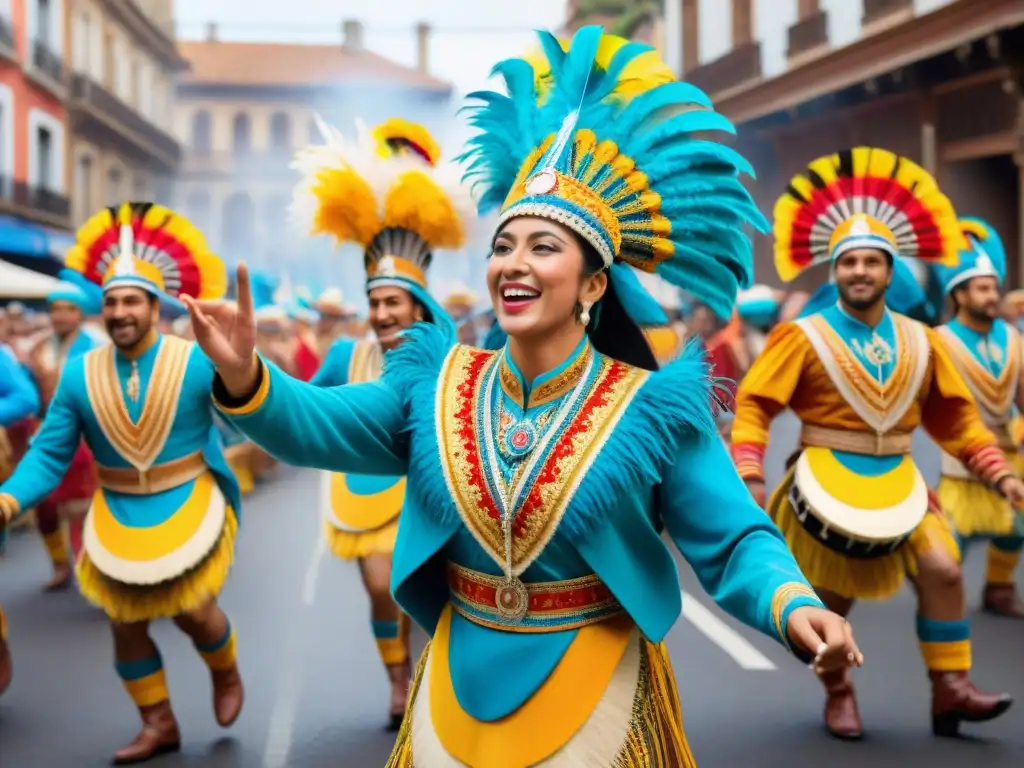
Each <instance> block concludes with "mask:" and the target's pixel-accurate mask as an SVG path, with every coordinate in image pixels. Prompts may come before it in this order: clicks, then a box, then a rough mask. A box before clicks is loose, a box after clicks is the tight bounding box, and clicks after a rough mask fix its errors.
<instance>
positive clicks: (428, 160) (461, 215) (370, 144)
mask: <svg viewBox="0 0 1024 768" xmlns="http://www.w3.org/2000/svg"><path fill="white" fill-rule="evenodd" d="M318 125H319V126H320V131H321V133H322V135H323V139H324V142H325V143H324V144H323V145H318V146H311V147H307V148H305V149H303V150H301V151H300V152H299V153H298V154H297V155H296V158H295V162H294V163H293V167H295V168H296V169H297V170H298V171H299V172H300V173H301V174H302V179H301V181H300V182H299V183H298V185H297V186H296V188H295V194H294V198H293V201H292V207H291V214H292V218H293V220H294V221H295V223H296V224H298V225H299V226H301V227H302V228H303V229H304V230H305V231H306V232H307V233H309V234H312V235H330V236H331V237H333V238H334V240H335V242H336V243H337V244H338V245H341V244H343V243H355V244H356V245H359V246H360V247H361V248H362V249H363V261H364V266H365V267H366V276H367V282H366V287H367V290H368V291H369V290H372V289H373V288H375V287H377V286H379V285H394V286H397V287H399V288H404V289H406V290H408V291H410V292H411V293H413V295H414V296H415V297H416V298H417V300H419V301H420V302H421V303H423V304H424V305H426V306H427V308H428V310H429V311H430V313H431V314H432V315H434V314H443V310H441V308H440V306H439V305H438V304H437V302H435V301H434V300H433V299H432V298H431V297H430V295H429V293H428V292H427V270H428V268H429V267H430V262H431V260H432V258H433V254H434V251H435V250H436V249H454V248H459V247H461V246H462V245H463V243H464V242H465V240H466V226H467V224H468V223H469V220H470V219H471V218H472V216H473V205H472V201H471V199H470V197H469V194H468V190H466V189H465V188H464V187H463V185H462V183H461V180H460V178H459V173H458V171H457V169H456V168H454V167H452V166H450V165H448V164H441V163H440V149H439V148H438V146H437V142H435V141H434V139H433V137H432V136H431V135H430V133H429V132H428V131H427V130H426V129H425V128H424V127H423V126H420V125H417V124H415V123H410V122H408V121H406V120H400V119H397V118H394V119H391V120H388V121H387V122H385V123H383V124H381V125H379V126H377V127H376V128H374V129H373V130H372V131H371V130H369V129H368V128H367V127H366V126H365V125H364V124H363V123H361V122H358V123H357V124H356V130H357V137H356V140H355V141H349V140H347V139H346V138H345V137H344V136H342V135H341V133H340V132H339V131H338V130H337V129H335V128H332V127H330V126H327V125H325V124H324V123H323V122H322V121H319V120H318Z"/></svg>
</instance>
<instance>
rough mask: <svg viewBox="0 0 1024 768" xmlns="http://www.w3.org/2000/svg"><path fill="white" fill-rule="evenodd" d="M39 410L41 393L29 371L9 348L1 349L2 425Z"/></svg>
mask: <svg viewBox="0 0 1024 768" xmlns="http://www.w3.org/2000/svg"><path fill="white" fill-rule="evenodd" d="M38 412H39V393H38V392H37V391H36V386H35V384H34V383H33V381H32V377H31V376H29V374H28V371H26V370H25V368H24V367H22V365H21V363H19V362H18V360H17V358H16V357H15V356H14V353H13V352H11V351H10V350H8V349H3V350H0V427H9V426H11V425H13V424H17V423H18V422H19V421H21V420H22V419H26V418H28V417H29V416H34V415H36V414H37V413H38Z"/></svg>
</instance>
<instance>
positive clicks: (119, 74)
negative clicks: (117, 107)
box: [113, 40, 132, 102]
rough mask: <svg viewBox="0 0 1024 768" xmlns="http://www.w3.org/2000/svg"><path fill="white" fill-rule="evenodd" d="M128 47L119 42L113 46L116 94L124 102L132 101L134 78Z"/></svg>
mask: <svg viewBox="0 0 1024 768" xmlns="http://www.w3.org/2000/svg"><path fill="white" fill-rule="evenodd" d="M127 48H128V46H126V45H125V44H124V42H123V41H121V40H118V41H117V42H116V43H115V44H114V46H113V56H114V93H115V95H117V97H118V98H119V99H121V100H122V101H125V102H127V101H130V100H131V92H132V84H131V81H132V77H131V74H132V73H131V60H130V59H129V58H128V50H127Z"/></svg>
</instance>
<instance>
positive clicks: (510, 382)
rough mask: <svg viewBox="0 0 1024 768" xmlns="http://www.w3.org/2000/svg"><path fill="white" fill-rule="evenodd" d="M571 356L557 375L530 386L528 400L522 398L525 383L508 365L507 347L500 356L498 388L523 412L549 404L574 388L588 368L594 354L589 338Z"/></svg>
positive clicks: (542, 377)
mask: <svg viewBox="0 0 1024 768" xmlns="http://www.w3.org/2000/svg"><path fill="white" fill-rule="evenodd" d="M574 354H575V357H573V358H572V359H571V361H570V362H568V363H567V364H565V365H564V366H563V367H562V371H561V373H557V374H555V375H554V376H551V377H550V378H547V379H546V380H544V381H542V383H541V384H539V385H537V386H535V387H533V389H532V390H530V395H529V398H526V397H524V396H523V388H524V383H523V379H522V376H521V375H520V374H519V372H518V371H516V370H515V369H514V368H513V365H512V364H510V361H509V359H508V348H507V347H506V348H505V351H504V352H502V354H501V360H500V362H499V365H500V366H501V367H500V368H499V369H498V380H499V381H500V382H501V388H502V389H503V390H504V391H505V394H506V395H508V396H509V397H510V398H511V399H512V400H513V402H515V403H516V404H517V405H519V406H521V407H522V408H523V410H524V411H525V410H528V409H530V408H536V407H537V406H538V405H544V404H545V403H550V402H551V401H552V400H557V399H558V398H560V397H562V396H563V395H565V394H566V393H567V392H569V390H571V389H572V388H573V387H574V386H576V383H577V382H578V381H579V380H580V377H581V376H582V375H583V372H584V371H585V370H586V369H587V363H588V362H589V361H590V357H591V355H592V354H593V348H592V347H591V346H590V341H589V340H588V339H587V340H584V342H583V344H582V345H581V347H580V348H579V350H578V351H577V352H575V353H574ZM538 379H545V376H540V377H538Z"/></svg>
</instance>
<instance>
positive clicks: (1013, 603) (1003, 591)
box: [982, 584, 1024, 619]
mask: <svg viewBox="0 0 1024 768" xmlns="http://www.w3.org/2000/svg"><path fill="white" fill-rule="evenodd" d="M982 607H983V609H984V610H985V611H986V612H987V613H994V614H995V615H997V616H1006V617H1008V618H1011V619H1024V600H1021V599H1020V595H1019V594H1017V588H1016V586H1014V585H1013V584H986V585H985V593H984V595H983V597H982Z"/></svg>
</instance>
